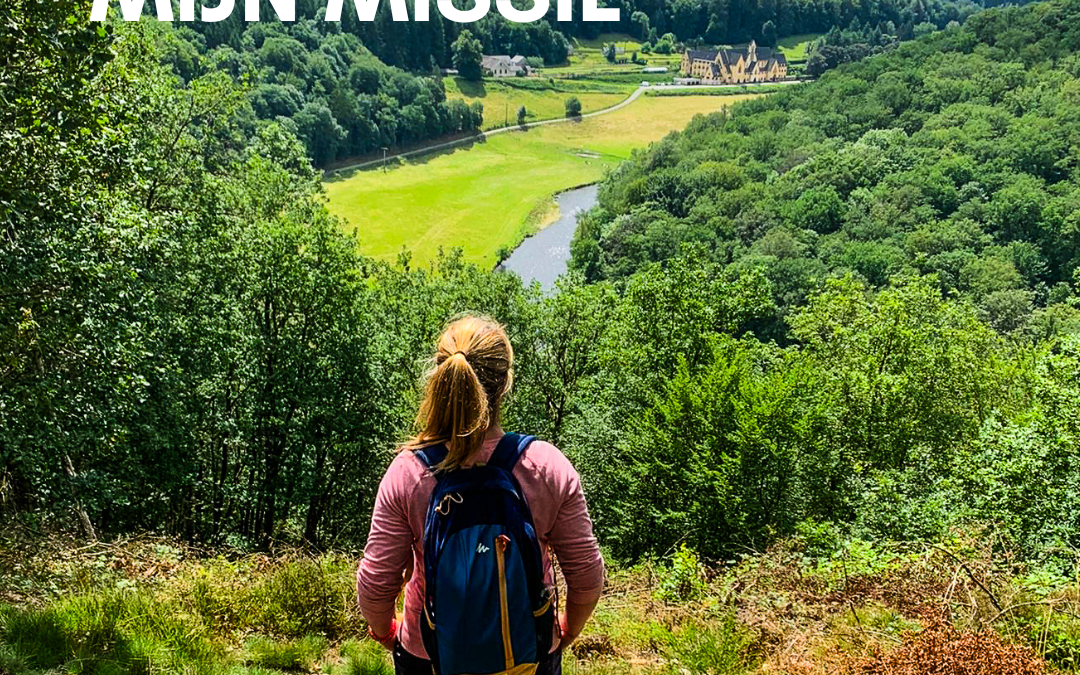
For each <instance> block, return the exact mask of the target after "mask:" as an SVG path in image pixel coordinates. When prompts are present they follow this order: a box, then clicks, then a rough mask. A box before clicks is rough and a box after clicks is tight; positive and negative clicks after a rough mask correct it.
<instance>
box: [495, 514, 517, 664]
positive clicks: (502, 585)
mask: <svg viewBox="0 0 1080 675" xmlns="http://www.w3.org/2000/svg"><path fill="white" fill-rule="evenodd" d="M509 543H510V537H507V536H506V535H505V534H500V535H499V536H498V537H495V560H496V562H497V563H498V566H499V613H500V614H501V618H502V639H503V655H504V656H505V657H506V669H507V670H510V669H511V668H513V667H514V650H513V647H512V645H511V644H510V609H509V603H508V601H507V597H506V546H507V544H509Z"/></svg>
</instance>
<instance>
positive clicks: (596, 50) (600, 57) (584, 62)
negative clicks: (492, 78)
mask: <svg viewBox="0 0 1080 675" xmlns="http://www.w3.org/2000/svg"><path fill="white" fill-rule="evenodd" d="M606 42H614V43H615V46H616V47H617V48H620V49H622V50H623V52H622V53H621V54H619V58H626V59H629V58H630V55H631V54H633V53H634V52H638V57H639V58H641V59H644V60H645V61H647V62H648V64H647V65H648V66H650V67H651V66H667V67H668V70H669V71H675V70H678V69H679V64H681V63H682V54H655V53H654V54H642V53H641V43H640V42H638V41H637V40H635V39H633V38H631V37H630V36H629V35H623V34H619V33H604V34H602V35H600V36H599V37H598V38H596V39H595V40H576V41H575V44H574V50H573V53H572V54H570V58H569V59H568V62H567V63H566V64H565V65H561V66H555V67H552V68H545V69H544V70H543V74H544V75H548V76H552V77H574V76H581V75H601V74H611V73H620V72H623V73H627V72H641V68H642V67H643V66H642V65H641V64H634V63H623V64H613V63H608V61H607V59H605V58H604V54H603V52H602V49H603V46H604V43H606Z"/></svg>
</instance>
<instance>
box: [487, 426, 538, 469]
mask: <svg viewBox="0 0 1080 675" xmlns="http://www.w3.org/2000/svg"><path fill="white" fill-rule="evenodd" d="M535 440H536V436H526V435H524V434H505V435H503V437H502V439H500V440H499V444H498V445H497V446H495V450H493V451H492V453H491V459H489V460H488V465H489V466H496V467H498V468H500V469H502V470H503V471H508V472H510V471H513V470H514V467H515V466H516V465H517V463H518V460H519V459H521V455H522V453H524V452H525V448H527V447H529V444H530V443H532V442H533V441H535Z"/></svg>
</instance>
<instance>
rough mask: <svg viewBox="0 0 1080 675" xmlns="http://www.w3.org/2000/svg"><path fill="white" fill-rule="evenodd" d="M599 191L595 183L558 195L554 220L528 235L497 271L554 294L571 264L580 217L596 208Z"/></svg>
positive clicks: (501, 263) (555, 202)
mask: <svg viewBox="0 0 1080 675" xmlns="http://www.w3.org/2000/svg"><path fill="white" fill-rule="evenodd" d="M598 191H599V186H597V185H596V184H595V183H594V184H592V185H582V186H579V187H575V188H571V189H569V190H564V191H563V192H560V193H559V194H557V195H555V196H554V204H555V205H556V211H555V215H556V217H555V218H554V220H553V221H552V222H551V223H549V224H548V225H547V227H544V228H543V229H540V230H538V231H536V232H533V233H532V234H529V235H527V236H526V237H525V238H524V240H523V241H521V243H519V244H518V245H517V246H516V247H515V248H514V250H513V251H512V252H511V253H510V254H509V255H508V256H506V257H505V260H503V261H502V262H500V263H499V265H498V266H496V269H498V270H505V271H507V272H513V273H515V274H517V275H518V276H519V277H521V280H522V281H523V282H525V283H526V284H531V283H533V282H534V281H535V282H536V283H538V284H540V289H541V290H542V291H543V292H545V293H550V292H552V291H553V290H554V289H555V282H556V281H557V280H558V278H559V277H560V276H562V275H563V274H564V273H565V272H566V267H567V264H568V263H569V262H570V242H571V240H573V238H574V232H575V231H576V230H577V219H578V216H579V215H580V214H581V213H583V212H585V211H588V210H589V209H591V208H592V207H593V206H595V205H596V200H597V193H598Z"/></svg>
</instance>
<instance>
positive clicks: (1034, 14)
mask: <svg viewBox="0 0 1080 675" xmlns="http://www.w3.org/2000/svg"><path fill="white" fill-rule="evenodd" d="M1070 12H1071V8H1070V7H1068V6H1064V7H1059V6H1054V7H1053V8H1052V9H1048V8H1045V7H1042V8H1039V9H1037V10H1030V11H1025V10H1008V11H994V12H987V13H984V14H980V15H978V16H976V17H973V18H972V19H971V24H970V26H967V27H965V28H964V29H960V28H959V27H954V28H952V29H950V30H946V31H943V32H939V33H936V34H934V35H932V36H930V37H929V38H926V39H923V40H920V41H917V42H913V43H908V44H905V45H903V46H902V47H901V48H899V49H898V50H895V51H893V52H892V53H890V54H888V55H886V56H881V57H878V58H873V59H869V60H867V61H864V62H862V63H860V64H853V65H851V66H849V67H846V68H843V69H841V70H840V71H835V72H830V73H828V74H826V75H825V76H824V77H822V79H821V81H820V82H819V83H817V84H816V85H815V86H812V87H801V88H798V89H797V90H788V91H785V92H782V93H780V94H778V95H776V96H770V97H768V98H767V99H761V100H758V101H756V102H754V103H751V104H749V105H745V106H742V107H740V108H737V109H735V110H734V111H733V112H732V113H731V114H730V115H718V116H713V117H709V118H705V119H699V120H697V121H695V122H694V123H693V124H692V125H691V126H690V127H689V128H688V129H687V130H686V131H685V132H683V133H681V134H675V135H672V136H671V137H669V138H668V139H666V140H665V141H663V142H662V143H659V144H657V145H655V146H653V147H652V148H650V149H649V150H648V152H645V153H642V154H641V155H640V156H638V157H637V158H636V159H635V160H634V161H632V162H630V163H627V164H624V165H623V166H621V167H620V168H619V170H618V171H617V172H615V173H614V174H613V175H612V176H611V177H610V178H609V179H608V180H607V181H606V182H605V183H604V186H603V189H602V190H601V198H600V208H599V209H597V210H595V211H594V212H593V213H591V214H590V216H589V218H588V219H587V220H586V222H585V223H584V225H583V226H582V227H581V228H580V229H579V231H578V237H577V240H576V242H575V249H574V264H575V266H576V267H577V268H578V269H580V270H582V271H583V272H584V273H585V275H586V277H587V278H588V279H590V280H596V279H619V278H624V277H627V276H629V275H631V274H633V273H634V272H635V271H637V270H640V269H643V268H644V267H647V266H648V265H649V264H650V263H652V262H656V261H660V260H664V259H667V258H671V257H674V256H676V255H678V254H679V251H680V250H681V249H682V247H683V246H684V245H687V244H695V245H698V246H699V247H700V248H701V249H702V250H703V251H704V253H703V255H704V256H705V257H706V258H708V259H709V260H711V261H713V262H716V263H719V264H722V265H725V266H728V267H730V268H731V269H733V270H744V271H749V270H755V271H758V272H760V273H762V274H764V275H765V276H766V277H767V278H768V279H769V282H770V285H771V288H772V293H773V300H774V302H775V303H776V306H777V309H778V312H777V314H776V316H774V317H773V318H772V319H771V322H770V323H768V324H767V325H762V326H759V327H758V331H759V335H767V336H769V337H772V338H776V339H778V340H781V341H785V340H786V339H788V338H789V337H790V324H789V323H787V322H786V320H785V317H786V316H787V315H788V314H789V313H791V312H793V311H794V310H796V309H797V308H800V307H804V306H806V305H807V302H808V298H809V296H810V295H811V294H812V293H814V292H816V291H817V290H819V288H820V282H821V280H822V279H824V278H825V277H828V276H834V275H836V274H842V273H845V272H851V273H854V274H855V275H857V277H858V278H859V279H861V280H863V281H865V282H866V283H868V284H870V285H871V286H872V287H878V288H880V287H882V286H884V285H886V284H887V283H888V280H889V279H890V278H895V277H898V276H904V275H920V276H928V275H933V278H934V279H935V282H934V283H935V284H936V286H937V287H938V288H939V289H940V291H941V292H942V293H943V294H944V295H945V296H947V297H950V298H952V297H957V298H964V299H966V300H970V301H971V302H972V303H973V305H974V306H975V307H976V308H977V309H978V311H979V313H980V316H982V317H983V318H984V319H985V320H986V322H987V323H988V324H990V325H992V326H993V327H995V328H996V329H997V330H998V331H1000V332H1002V333H1008V334H1026V335H1030V336H1032V337H1043V336H1046V335H1048V334H1051V333H1052V332H1053V330H1054V327H1055V326H1056V325H1057V324H1058V323H1060V321H1062V320H1064V319H1065V318H1066V317H1070V316H1071V313H1070V312H1069V311H1068V310H1067V308H1068V307H1069V306H1070V305H1069V303H1070V302H1072V298H1073V284H1074V283H1075V281H1076V279H1075V274H1076V270H1077V268H1078V267H1080V256H1078V250H1080V249H1078V245H1080V240H1078V239H1077V236H1078V230H1077V220H1076V213H1077V207H1078V206H1080V181H1078V173H1077V171H1078V159H1080V158H1078V157H1077V154H1076V153H1077V142H1078V139H1080V117H1078V114H1077V111H1078V107H1077V104H1078V103H1080V99H1078V98H1077V92H1078V91H1080V89H1078V86H1080V80H1078V79H1077V75H1078V74H1080V71H1078V69H1077V63H1080V60H1078V58H1077V54H1076V49H1077V47H1078V45H1080V34H1078V33H1077V32H1076V29H1075V28H1074V25H1075V24H1074V19H1075V16H1074V15H1072V14H1070Z"/></svg>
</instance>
